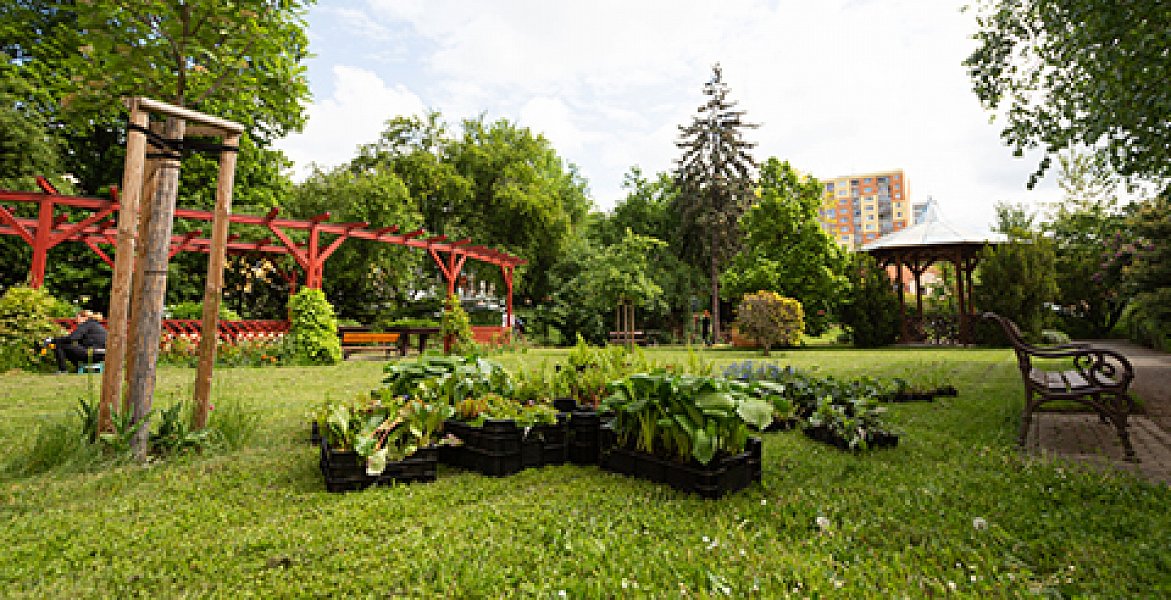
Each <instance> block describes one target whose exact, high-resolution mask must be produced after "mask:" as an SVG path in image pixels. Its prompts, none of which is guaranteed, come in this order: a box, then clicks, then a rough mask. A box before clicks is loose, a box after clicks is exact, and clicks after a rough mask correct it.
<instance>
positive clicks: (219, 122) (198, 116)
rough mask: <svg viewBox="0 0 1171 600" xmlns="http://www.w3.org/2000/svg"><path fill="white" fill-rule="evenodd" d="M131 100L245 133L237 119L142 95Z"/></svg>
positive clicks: (149, 108)
mask: <svg viewBox="0 0 1171 600" xmlns="http://www.w3.org/2000/svg"><path fill="white" fill-rule="evenodd" d="M129 101H130V102H134V101H137V104H138V108H139V109H140V110H145V111H150V112H155V113H160V114H164V115H167V116H168V117H175V118H176V119H181V120H183V121H194V122H196V123H199V124H201V125H208V126H211V127H213V128H215V129H219V130H220V131H222V132H223V133H224V134H237V135H238V134H241V133H244V126H243V125H241V124H239V123H236V122H235V121H229V120H227V119H221V118H219V117H213V116H211V115H207V114H204V113H201V112H199V111H195V110H191V109H189V108H183V107H182V106H175V105H174V104H168V103H166V102H160V101H158V100H152V99H150V98H141V97H139V98H130V99H129ZM172 139H176V138H173V137H172ZM123 189H126V188H125V187H123Z"/></svg>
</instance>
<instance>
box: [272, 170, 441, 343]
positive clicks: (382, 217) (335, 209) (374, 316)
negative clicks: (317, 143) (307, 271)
mask: <svg viewBox="0 0 1171 600" xmlns="http://www.w3.org/2000/svg"><path fill="white" fill-rule="evenodd" d="M287 204H288V206H289V209H290V215H291V216H295V217H299V218H309V217H312V216H313V215H316V214H321V213H323V212H326V211H329V212H330V213H331V214H332V215H334V216H335V217H336V218H337V219H338V220H340V221H346V222H364V223H370V224H371V225H374V226H380V227H387V226H390V225H398V226H400V227H401V228H403V231H410V230H412V229H414V228H416V227H418V226H419V225H420V224H421V223H422V217H421V215H420V214H419V209H418V206H417V205H416V202H415V199H413V198H411V197H410V195H409V194H408V192H407V188H406V186H405V185H403V182H402V180H401V179H400V178H399V176H398V175H397V174H396V173H394V172H393V171H391V170H390V169H388V168H375V169H371V170H368V171H363V172H360V173H354V172H352V171H351V170H349V169H347V168H345V167H341V168H337V169H334V170H331V171H328V172H322V171H317V172H314V173H313V174H312V175H310V176H309V178H308V179H306V180H305V181H304V182H303V183H302V184H301V185H299V186H297V190H296V192H295V193H294V194H293V196H292V197H291V198H290V199H289V202H288V203H287ZM424 256H425V255H424V254H423V253H421V252H419V251H418V250H417V249H415V248H408V247H405V246H397V245H391V244H383V243H379V242H372V241H367V240H359V239H351V240H347V241H346V242H344V243H343V244H342V245H341V247H339V248H338V251H337V252H336V253H335V254H334V255H333V256H332V257H330V259H329V261H328V262H326V264H325V268H326V270H327V272H328V276H327V277H325V279H324V282H323V287H324V291H325V293H326V295H327V296H328V297H329V298H330V301H331V302H332V303H333V305H334V308H335V310H336V311H337V313H338V315H339V316H340V317H343V318H348V319H357V320H359V321H361V322H363V323H372V322H375V321H376V320H378V319H379V318H380V317H387V316H388V314H387V313H393V312H394V311H395V310H396V309H397V308H399V307H401V306H402V305H403V304H404V303H405V302H406V301H407V300H408V298H409V297H410V292H412V291H415V290H416V289H417V287H418V286H419V285H420V283H421V282H420V281H419V277H418V275H419V269H420V266H421V264H422V260H423V259H424ZM428 262H430V261H428Z"/></svg>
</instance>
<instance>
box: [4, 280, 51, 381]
mask: <svg viewBox="0 0 1171 600" xmlns="http://www.w3.org/2000/svg"><path fill="white" fill-rule="evenodd" d="M56 316H65V315H61V309H60V303H59V302H58V301H57V300H56V299H55V298H53V297H52V296H50V295H49V294H48V293H47V292H45V291H44V290H41V289H33V288H29V287H24V286H14V287H10V288H8V289H7V290H5V291H4V295H3V296H0V370H3V371H8V370H9V369H28V368H34V369H35V368H37V367H39V366H40V365H50V364H55V363H53V358H52V356H42V355H41V354H39V353H38V352H37V351H36V349H37V346H38V343H39V342H41V341H43V340H44V339H45V338H49V337H54V336H57V335H60V334H61V327H60V326H59V325H57V324H56V323H54V322H53V320H52V319H53V317H56Z"/></svg>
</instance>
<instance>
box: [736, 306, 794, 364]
mask: <svg viewBox="0 0 1171 600" xmlns="http://www.w3.org/2000/svg"><path fill="white" fill-rule="evenodd" d="M736 327H737V328H738V329H739V330H740V332H741V333H743V334H744V335H746V336H748V337H750V338H752V339H753V340H755V341H756V343H757V344H759V345H760V346H761V348H763V349H764V355H765V356H768V353H769V351H770V350H772V347H773V346H796V345H797V344H799V343H801V332H802V331H804V330H805V312H804V311H803V310H802V308H801V303H800V302H799V301H797V300H795V299H793V298H786V297H784V296H781V295H780V294H778V293H776V292H770V291H766V290H761V291H758V292H756V293H754V294H745V295H744V298H743V299H741V300H740V306H739V308H737V309H736Z"/></svg>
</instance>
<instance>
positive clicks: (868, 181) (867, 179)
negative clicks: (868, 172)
mask: <svg viewBox="0 0 1171 600" xmlns="http://www.w3.org/2000/svg"><path fill="white" fill-rule="evenodd" d="M871 181H872V180H871V179H870V178H869V177H867V178H866V179H864V180H863V181H862V182H863V183H870V182H871Z"/></svg>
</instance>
